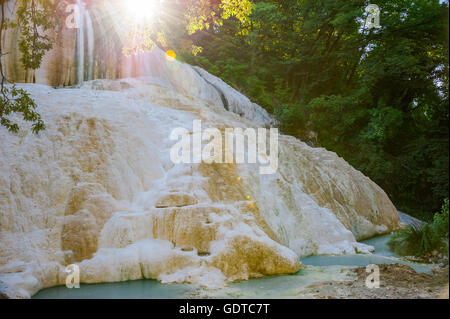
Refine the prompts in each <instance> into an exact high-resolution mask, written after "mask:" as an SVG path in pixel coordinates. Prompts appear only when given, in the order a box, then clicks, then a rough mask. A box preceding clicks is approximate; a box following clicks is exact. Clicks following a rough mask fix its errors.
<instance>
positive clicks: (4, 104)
mask: <svg viewBox="0 0 450 319" xmlns="http://www.w3.org/2000/svg"><path fill="white" fill-rule="evenodd" d="M7 2H8V1H7V0H0V6H1V22H0V40H3V34H4V31H6V30H7V29H8V28H11V27H12V28H14V27H18V28H20V31H21V36H20V40H19V50H20V52H21V54H22V56H21V62H22V64H23V66H24V67H25V69H33V70H35V69H38V68H39V67H40V65H41V62H42V58H43V56H44V55H45V53H46V52H47V51H48V50H50V49H51V48H52V39H51V38H50V37H49V36H48V35H47V34H46V31H47V30H49V29H50V28H51V27H52V26H54V25H55V23H57V21H58V19H57V18H56V10H57V7H56V2H54V1H50V0H22V1H18V2H17V6H18V8H17V21H18V24H16V23H15V22H13V21H9V20H8V19H7V18H6V17H5V6H6V3H7ZM5 54H8V53H7V52H4V48H3V41H0V72H1V74H0V76H1V88H0V91H1V92H0V124H1V125H3V126H4V127H6V128H7V129H8V130H9V131H11V132H18V131H19V125H18V124H17V123H13V122H12V121H11V120H10V118H9V116H10V115H11V114H13V113H20V114H22V117H23V119H24V120H25V121H28V122H32V123H33V125H32V131H33V133H35V134H37V133H38V132H39V131H41V130H43V129H45V124H44V122H43V121H42V119H41V116H40V114H39V113H37V112H36V111H35V109H36V107H37V105H36V103H35V102H34V100H33V99H32V98H31V97H30V95H29V94H28V93H27V92H26V91H25V90H23V89H20V88H17V87H16V86H15V85H6V82H7V79H6V75H5V74H4V71H3V62H2V58H3V56H4V55H5Z"/></svg>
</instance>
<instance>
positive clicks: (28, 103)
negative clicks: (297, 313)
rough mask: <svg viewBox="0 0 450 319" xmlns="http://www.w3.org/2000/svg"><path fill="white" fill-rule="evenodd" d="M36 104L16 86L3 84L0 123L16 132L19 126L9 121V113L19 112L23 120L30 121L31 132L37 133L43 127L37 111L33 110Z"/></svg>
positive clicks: (0, 98)
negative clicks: (31, 124)
mask: <svg viewBox="0 0 450 319" xmlns="http://www.w3.org/2000/svg"><path fill="white" fill-rule="evenodd" d="M36 107H37V106H36V104H35V102H34V100H33V99H32V98H31V97H30V95H29V94H28V93H27V92H26V91H25V90H23V89H19V88H17V87H16V86H14V85H13V86H5V87H3V89H2V94H1V95H0V124H1V125H3V126H4V127H6V128H7V129H8V130H9V131H10V132H13V133H17V132H18V131H19V126H18V125H17V123H13V122H11V120H10V119H9V117H8V116H9V115H11V114H12V113H20V114H22V117H23V119H24V120H25V121H28V122H32V123H33V126H32V132H33V133H35V134H37V133H39V131H41V130H44V129H45V125H44V122H43V121H42V120H41V116H40V115H39V113H37V112H36V111H35V109H36Z"/></svg>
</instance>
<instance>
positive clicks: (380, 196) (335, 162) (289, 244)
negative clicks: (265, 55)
mask: <svg viewBox="0 0 450 319" xmlns="http://www.w3.org/2000/svg"><path fill="white" fill-rule="evenodd" d="M84 20H85V22H86V23H85V26H86V28H85V29H86V30H87V37H88V42H89V48H88V50H87V51H88V52H89V54H88V58H87V61H88V63H87V65H88V66H87V69H84V68H83V70H84V71H83V72H86V70H87V72H88V73H87V74H89V77H90V76H91V74H93V76H94V77H95V74H96V72H97V71H90V70H92V68H93V65H94V64H95V63H96V61H97V60H94V58H93V55H94V54H92V51H91V50H93V46H91V44H92V43H90V42H91V40H89V38H90V37H91V36H90V35H89V33H90V32H93V33H95V32H96V30H95V29H93V28H92V27H91V23H90V22H88V20H89V19H88V18H87V16H85V19H84ZM94 25H96V24H95V23H94ZM90 30H91V31H90ZM67 32H68V33H67V34H68V36H69V38H70V37H71V39H72V42H70V43H66V44H63V43H61V44H58V46H57V47H56V48H55V49H54V50H53V52H51V53H50V54H49V56H48V57H47V58H46V61H45V63H44V65H43V68H42V69H41V70H38V71H37V73H36V78H37V79H38V80H40V81H38V82H40V83H43V84H54V83H55V82H53V81H56V82H58V83H67V82H69V83H73V82H70V81H71V80H70V79H71V78H72V79H73V76H72V77H71V75H70V74H73V66H74V65H75V64H74V63H73V62H74V61H73V60H75V56H77V59H79V58H80V57H78V55H83V52H84V50H83V51H80V50H79V49H80V47H81V45H80V46H78V45H76V46H75V45H74V43H75V42H78V41H80V38H81V36H79V37H78V36H76V33H77V32H75V34H74V33H70V32H71V31H67ZM84 32H85V31H78V34H80V33H83V34H85V33H84ZM9 36H10V37H11V36H13V34H12V33H10V35H9ZM83 37H84V35H83ZM91 39H92V37H91ZM83 43H84V41H83ZM67 48H69V49H70V50H72V56H73V60H72V61H66V62H65V64H63V68H62V69H59V70H64V72H62V73H57V74H56V73H55V69H54V65H55V63H56V62H58V61H62V60H61V55H60V54H59V53H58V52H63V51H64V50H67ZM76 48H77V49H76ZM97 49H98V46H96V48H95V50H97ZM64 52H65V51H64ZM110 52H113V51H110ZM105 54H106V53H105ZM111 54H114V53H111ZM98 55H99V51H96V54H95V56H98ZM83 59H84V58H83ZM120 59H121V61H122V63H121V66H120V70H119V71H120V72H118V74H119V75H126V72H125V71H123V70H130V67H129V66H130V63H132V62H131V61H135V62H133V63H137V62H136V61H139V60H140V61H141V62H142V65H141V68H139V73H138V74H137V75H138V76H137V77H135V78H129V77H128V78H123V79H121V80H114V79H103V80H100V79H98V80H93V81H88V82H84V83H83V84H82V85H81V87H79V88H71V89H69V88H60V89H55V88H52V87H50V86H47V85H42V84H41V85H38V84H20V85H19V86H20V87H23V88H25V89H27V90H28V91H29V92H30V94H31V96H32V97H33V98H34V99H35V100H36V102H37V104H38V105H39V108H38V111H39V112H40V113H41V114H42V117H43V119H44V121H45V122H46V125H47V129H46V130H45V131H44V132H42V133H41V134H40V135H39V136H35V135H33V134H32V133H30V131H29V130H27V128H28V126H27V124H25V123H22V122H20V123H21V127H23V128H24V129H23V130H22V131H21V132H20V133H19V134H17V135H14V134H11V133H9V132H7V130H6V129H4V128H0V141H1V142H0V143H1V147H0V159H1V160H0V243H1V245H0V291H2V292H3V293H5V294H7V295H8V296H10V297H30V296H31V295H33V294H34V293H36V292H37V291H38V290H40V289H42V288H45V287H50V286H55V285H61V284H65V278H66V275H67V274H66V273H65V271H64V270H65V266H66V265H68V264H73V263H76V264H77V265H79V267H80V275H81V281H82V282H84V283H96V282H109V281H125V280H135V279H140V278H153V279H158V280H160V281H162V282H187V283H198V284H202V285H205V286H208V287H218V286H222V285H225V284H226V283H228V282H230V281H234V280H238V279H248V278H251V277H259V276H264V275H272V274H282V273H295V272H297V271H298V269H299V268H300V267H301V264H300V262H299V261H298V258H299V257H300V256H306V255H310V254H344V253H357V252H361V253H368V252H369V251H370V250H371V247H370V246H366V245H363V244H360V243H358V242H357V240H360V239H364V238H368V237H371V236H374V235H378V234H384V233H388V232H390V231H391V230H392V229H394V228H396V227H397V226H398V224H399V218H398V215H397V212H396V210H395V207H394V206H393V205H392V203H391V202H390V200H389V199H388V197H387V196H386V194H385V193H384V192H383V190H382V189H380V188H379V187H378V186H377V185H376V184H374V183H373V182H372V181H371V180H370V179H369V178H367V177H365V176H364V175H363V174H361V173H360V172H358V171H356V170H355V169H354V168H352V167H351V166H350V165H349V164H348V163H346V162H345V161H344V160H343V159H342V158H339V157H338V156H337V155H336V154H334V153H331V152H328V151H326V150H324V149H321V148H311V147H309V146H307V145H306V144H305V143H303V142H301V141H300V140H298V139H295V138H293V137H289V136H280V139H279V169H278V171H277V172H276V174H272V175H261V174H259V170H258V168H259V167H258V165H255V164H227V165H225V164H205V163H202V164H174V163H173V162H172V161H171V160H170V149H171V147H172V146H173V144H174V143H175V142H174V141H171V140H170V138H169V136H170V133H171V131H172V130H173V129H174V128H177V127H184V128H186V129H188V130H189V131H192V123H193V121H194V120H202V122H203V126H204V127H205V128H206V127H209V126H211V127H216V128H218V129H220V130H224V129H225V128H227V127H242V128H246V127H261V126H263V127H265V126H269V125H270V123H271V122H272V118H271V116H270V115H269V114H267V112H265V111H264V110H263V109H262V108H261V107H259V106H258V105H256V104H254V103H252V102H251V101H250V100H249V99H248V98H246V97H245V96H243V95H241V94H240V93H239V92H237V91H236V90H234V89H233V88H231V87H230V86H228V85H227V84H225V83H224V82H223V81H221V80H220V79H218V78H216V77H214V76H213V75H211V74H209V73H207V72H206V71H204V70H202V69H200V68H197V67H195V68H194V67H191V66H189V65H187V64H182V63H179V62H178V61H170V60H168V59H166V55H165V54H164V52H162V51H161V50H159V49H155V50H153V52H151V53H145V54H141V55H140V56H139V57H137V58H134V59H127V58H125V57H121V58H120ZM11 61H14V59H13V58H12V57H10V58H9V63H11ZM64 61H65V60H64ZM82 65H84V64H82ZM65 66H66V67H67V68H66V69H64V68H65ZM99 68H100V67H99ZM96 69H97V67H96ZM131 69H133V68H131ZM7 70H12V68H7ZM78 72H79V69H78V70H77V78H79V77H78V76H80V75H79V73H78ZM111 73H114V72H111ZM116 73H117V72H116ZM62 74H66V75H64V76H63V75H62ZM67 74H69V75H67ZM10 75H11V73H10ZM16 79H18V81H19V80H20V78H16Z"/></svg>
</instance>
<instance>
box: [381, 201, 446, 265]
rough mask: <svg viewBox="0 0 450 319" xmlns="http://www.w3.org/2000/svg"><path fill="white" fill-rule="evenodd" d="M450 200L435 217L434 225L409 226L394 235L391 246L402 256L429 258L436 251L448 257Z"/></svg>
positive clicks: (390, 242)
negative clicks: (449, 207) (449, 203)
mask: <svg viewBox="0 0 450 319" xmlns="http://www.w3.org/2000/svg"><path fill="white" fill-rule="evenodd" d="M448 202H449V201H448V198H447V199H445V201H444V204H443V205H442V208H441V212H440V213H436V214H435V215H434V220H433V223H431V224H424V225H423V226H422V227H415V226H407V227H406V228H404V229H402V230H401V231H399V232H397V233H395V234H394V235H392V238H391V239H390V241H389V246H390V247H391V249H393V250H394V251H395V252H396V253H398V254H399V255H401V256H419V257H423V256H427V255H430V254H432V253H433V252H434V251H437V252H440V253H443V254H446V255H448V244H449V236H448V234H449V224H448V218H449V209H448Z"/></svg>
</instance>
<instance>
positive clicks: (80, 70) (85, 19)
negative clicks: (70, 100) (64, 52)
mask: <svg viewBox="0 0 450 319" xmlns="http://www.w3.org/2000/svg"><path fill="white" fill-rule="evenodd" d="M76 4H77V8H78V9H77V10H76V22H77V28H76V29H77V59H76V60H77V83H82V82H83V81H85V80H92V79H93V74H94V28H93V25H92V20H91V16H90V14H89V11H88V10H86V8H85V4H84V2H82V1H81V0H77V2H76ZM86 40H87V48H86V47H85V42H86ZM86 53H87V61H86V59H85V56H86Z"/></svg>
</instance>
